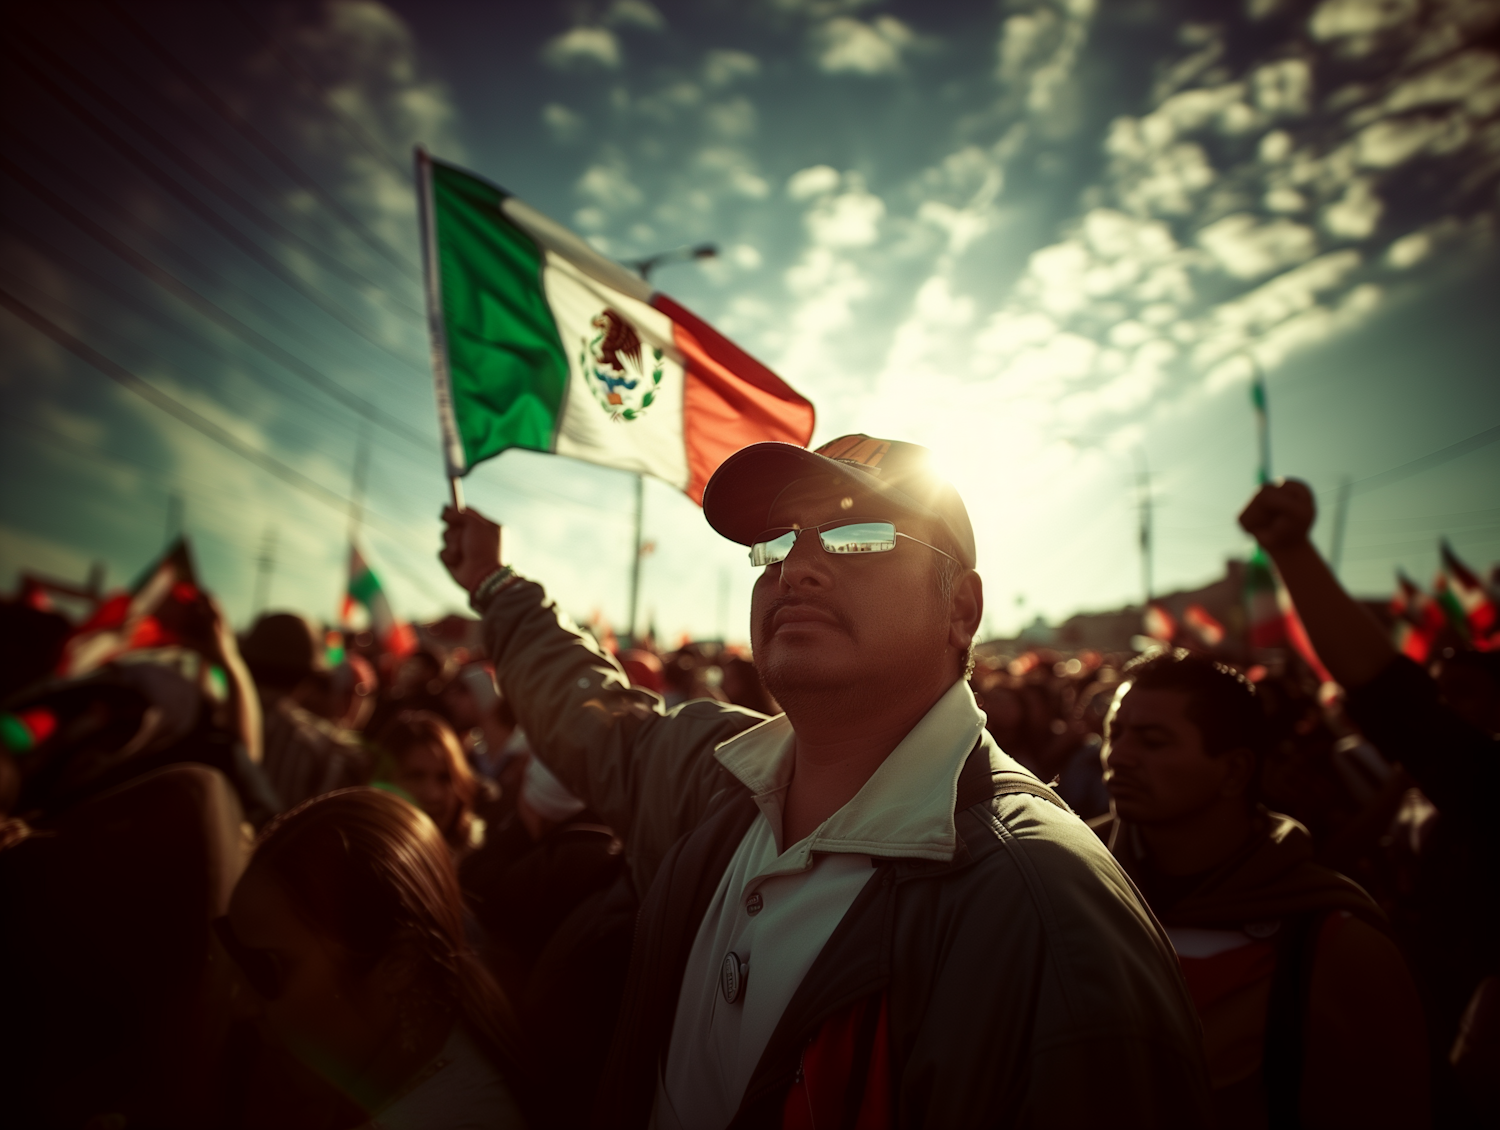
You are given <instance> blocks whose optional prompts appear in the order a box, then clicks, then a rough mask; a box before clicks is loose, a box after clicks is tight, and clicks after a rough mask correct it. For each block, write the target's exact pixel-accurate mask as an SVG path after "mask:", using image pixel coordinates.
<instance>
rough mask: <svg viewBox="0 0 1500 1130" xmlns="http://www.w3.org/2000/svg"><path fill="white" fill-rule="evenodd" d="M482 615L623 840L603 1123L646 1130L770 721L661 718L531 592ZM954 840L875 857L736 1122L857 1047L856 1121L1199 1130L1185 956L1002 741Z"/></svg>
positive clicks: (846, 1071)
mask: <svg viewBox="0 0 1500 1130" xmlns="http://www.w3.org/2000/svg"><path fill="white" fill-rule="evenodd" d="M482 611H483V614H484V633H485V645H486V651H487V653H488V654H489V655H490V656H492V657H493V658H494V661H495V664H496V674H497V678H498V680H499V682H500V685H501V687H502V688H503V689H504V691H505V694H506V696H507V698H508V699H510V701H512V702H513V703H515V704H516V712H517V714H518V716H519V717H520V720H521V724H522V725H523V726H524V727H525V729H526V732H527V734H528V736H529V737H530V739H531V741H532V744H533V747H534V748H535V750H536V751H537V753H538V754H539V755H540V756H541V757H542V758H543V760H544V761H545V762H546V763H547V765H548V766H549V768H551V769H552V770H553V772H555V773H556V774H557V775H558V777H559V778H560V779H561V780H562V781H563V783H564V784H565V785H566V786H567V787H568V788H569V789H570V790H571V791H572V792H574V793H575V794H576V795H578V796H580V797H581V798H583V799H585V800H586V801H587V802H588V803H589V806H590V808H591V809H593V810H594V811H595V812H597V813H598V814H599V815H600V817H601V819H603V820H604V821H606V822H607V823H608V824H609V825H610V826H611V827H613V828H614V829H616V831H617V832H618V833H619V834H621V835H622V836H623V837H624V839H625V845H626V856H627V860H628V867H629V874H630V876H631V879H632V881H633V883H634V885H635V888H636V891H637V892H638V894H639V895H640V898H641V911H640V915H639V919H638V925H637V929H636V938H635V945H634V948H633V951H632V954H631V963H630V971H629V975H628V979H627V983H626V986H625V993H624V1002H623V1006H622V1011H621V1015H620V1019H619V1023H618V1026H617V1029H616V1039H615V1042H614V1047H613V1049H612V1052H611V1062H610V1066H609V1068H608V1070H607V1072H606V1076H605V1079H604V1082H603V1085H602V1086H601V1090H600V1094H599V1097H598V1101H597V1103H596V1106H595V1111H596V1115H595V1121H596V1122H597V1123H599V1124H607V1125H611V1126H621V1127H630V1126H644V1125H645V1124H646V1123H647V1121H648V1119H649V1118H650V1114H651V1109H652V1102H653V1096H654V1094H655V1090H656V1086H657V1080H658V1078H659V1072H660V1066H661V1064H662V1063H663V1062H664V1059H665V1057H666V1053H667V1049H668V1046H669V1044H670V1040H671V1034H672V1033H671V1029H672V1024H673V1022H674V1018H675V1002H676V999H677V995H678V990H679V988H680V985H681V979H682V973H683V969H684V966H685V963H686V961H687V958H688V954H689V950H690V949H691V947H692V944H693V940H694V938H695V936H696V934H697V932H698V929H699V926H700V924H701V921H702V919H703V915H704V911H705V908H706V907H707V905H708V903H709V901H710V899H711V898H712V896H713V894H714V891H715V889H716V887H717V886H718V884H719V882H720V879H721V877H722V875H723V873H724V870H725V868H726V865H727V864H728V862H729V860H730V858H731V857H732V856H733V854H734V852H735V850H736V848H737V847H738V845H739V843H740V841H741V839H742V838H743V836H744V834H745V832H746V830H747V829H748V828H749V827H750V825H751V822H752V821H753V820H754V819H755V816H756V814H757V809H756V806H755V804H754V801H753V799H752V797H751V795H750V793H749V791H748V789H746V788H745V786H744V785H742V784H740V783H739V781H738V780H737V779H736V778H735V777H733V776H732V775H731V774H729V773H728V772H727V771H726V770H725V769H723V768H722V767H721V766H720V765H719V763H718V762H717V761H716V760H715V759H714V757H713V753H714V749H715V747H716V746H718V745H719V744H720V743H721V742H723V741H725V740H727V739H728V738H731V737H733V736H735V735H736V734H738V733H740V732H742V731H744V730H746V729H748V728H749V727H751V726H753V725H755V724H757V723H758V722H760V721H761V720H762V718H761V716H759V715H756V714H753V713H751V712H748V711H744V710H740V709H738V708H736V707H732V706H727V705H725V704H721V703H718V702H709V701H701V700H700V701H696V702H689V703H685V704H683V705H682V706H680V707H678V708H676V709H675V710H673V711H672V712H670V713H664V712H663V709H662V706H661V702H660V700H659V699H658V698H657V697H656V696H655V695H653V694H651V693H649V692H646V691H641V690H637V689H633V688H631V687H630V685H629V683H628V682H627V680H626V678H625V676H624V673H623V672H622V671H621V669H620V668H619V667H618V666H617V665H616V664H615V662H614V661H613V660H612V659H611V658H610V657H609V656H607V655H606V654H604V653H603V652H602V651H601V650H600V649H599V648H598V647H597V646H596V645H594V644H593V642H592V641H590V640H588V639H587V638H586V637H584V636H583V635H582V634H581V633H579V632H577V631H576V630H574V629H573V628H572V627H571V626H569V625H568V624H567V623H566V621H564V620H562V619H560V617H559V615H558V613H557V611H556V609H555V607H554V606H553V605H552V604H551V602H549V601H548V600H547V599H546V598H545V595H544V593H543V591H542V589H541V587H540V586H538V585H536V584H533V583H530V582H527V581H524V580H517V581H515V582H513V583H511V584H509V585H508V586H506V587H504V588H502V589H501V591H500V592H499V593H498V594H497V595H496V596H495V597H494V598H493V600H492V601H491V602H490V604H489V606H488V607H487V608H486V609H483V610H482ZM955 824H956V828H957V831H958V836H959V841H960V842H959V846H958V849H957V852H956V854H955V856H954V858H953V859H952V860H950V861H948V862H946V863H940V862H934V861H930V860H917V859H910V860H908V859H894V860H880V861H877V863H876V866H877V868H878V870H877V874H876V875H875V876H874V878H873V879H872V880H871V881H870V882H869V883H868V884H866V885H865V887H864V888H863V890H862V891H861V893H860V894H859V895H858V897H857V898H856V899H855V901H854V903H853V905H852V906H851V907H850V909H849V910H848V912H847V913H846V914H845V916H844V918H843V920H842V921H841V922H840V924H839V926H838V927H837V928H836V929H835V931H834V933H833V935H832V936H831V938H830V939H829V941H828V943H827V944H826V945H825V946H824V948H823V950H822V952H821V954H820V955H819V956H818V958H817V959H816V961H815V962H814V964H813V966H812V968H811V969H810V970H809V972H808V974H807V975H806V976H805V977H804V978H803V981H802V983H801V985H800V987H799V988H798V989H797V991H796V992H795V994H794V995H793V996H792V999H791V1001H790V1003H789V1004H788V1005H787V1008H786V1010H785V1012H784V1013H783V1015H782V1017H781V1020H780V1022H779V1024H778V1025H777V1028H776V1030H775V1032H774V1033H773V1034H772V1036H771V1038H770V1042H769V1044H768V1045H767V1047H766V1049H765V1052H764V1054H763V1055H762V1057H761V1059H760V1061H759V1065H758V1067H757V1068H756V1070H755V1072H754V1074H753V1076H752V1078H751V1080H750V1083H749V1085H748V1086H747V1088H746V1091H745V1094H744V1097H743V1100H742V1102H741V1106H740V1109H739V1112H738V1114H737V1116H736V1117H735V1119H734V1120H733V1122H732V1123H731V1125H733V1126H735V1127H750V1126H780V1125H782V1124H783V1115H784V1113H786V1112H790V1106H789V1105H788V1103H787V1097H788V1095H789V1094H790V1093H791V1092H792V1088H793V1087H794V1086H795V1085H798V1083H799V1081H800V1078H801V1074H802V1069H803V1067H804V1066H805V1065H806V1066H808V1069H809V1070H810V1069H811V1068H810V1065H811V1063H812V1061H813V1060H814V1059H815V1058H816V1056H815V1053H817V1052H819V1051H822V1050H824V1049H826V1048H827V1047H828V1046H829V1045H830V1044H836V1045H839V1046H840V1047H842V1048H847V1049H848V1050H847V1051H845V1053H844V1054H843V1057H842V1062H843V1069H842V1071H841V1072H838V1073H837V1074H836V1075H835V1076H834V1077H833V1078H832V1080H831V1086H832V1087H833V1088H834V1089H835V1091H836V1093H837V1094H839V1095H845V1096H850V1098H849V1099H848V1101H847V1103H846V1104H845V1105H846V1107H847V1109H846V1110H845V1112H844V1113H845V1114H851V1113H852V1114H858V1113H859V1112H860V1111H862V1110H865V1109H867V1108H868V1107H869V1103H870V1102H871V1101H872V1100H873V1102H874V1104H875V1106H874V1107H873V1109H876V1110H881V1111H883V1112H884V1115H883V1117H882V1119H881V1124H885V1125H897V1126H930V1127H955V1126H965V1125H986V1126H1058V1127H1062V1126H1069V1127H1071V1126H1081V1125H1089V1124H1100V1125H1113V1126H1147V1125H1150V1126H1201V1125H1204V1124H1205V1123H1207V1122H1208V1120H1209V1118H1210V1117H1211V1116H1210V1114H1209V1111H1208V1089H1207V1081H1206V1077H1205V1072H1204V1068H1203V1061H1202V1051H1201V1047H1200V1039H1199V1033H1198V1027H1197V1023H1196V1019H1195V1017H1194V1015H1193V1011H1192V1003H1191V1000H1190V999H1189V997H1188V994H1187V991H1186V987H1185V986H1184V984H1183V982H1182V978H1181V974H1180V972H1179V970H1178V968H1177V964H1176V960H1175V958H1174V956H1173V953H1172V949H1171V946H1170V945H1169V943H1168V942H1167V939H1166V938H1165V936H1164V935H1163V934H1162V931H1161V929H1160V927H1159V926H1158V925H1157V923H1156V921H1155V920H1154V919H1153V918H1152V916H1151V914H1150V912H1149V911H1148V910H1147V909H1146V908H1145V907H1144V905H1143V904H1142V903H1141V902H1140V900H1139V898H1138V896H1137V895H1136V893H1135V891H1134V888H1133V887H1132V886H1131V884H1130V882H1129V880H1128V879H1127V878H1126V877H1125V875H1124V874H1123V872H1122V871H1121V870H1120V868H1119V867H1118V866H1117V865H1116V864H1115V862H1114V861H1113V860H1112V859H1111V858H1110V856H1109V854H1108V852H1107V851H1106V850H1105V849H1104V847H1103V845H1102V844H1100V843H1099V841H1098V840H1097V839H1096V838H1095V837H1094V835H1093V834H1092V833H1091V832H1090V831H1089V829H1088V828H1087V826H1086V825H1084V824H1083V823H1082V822H1081V821H1080V820H1078V819H1077V818H1076V817H1075V816H1073V815H1072V814H1071V813H1070V812H1068V811H1067V809H1066V806H1064V805H1063V804H1062V803H1061V802H1060V801H1059V800H1057V799H1056V798H1055V797H1054V796H1052V795H1051V794H1050V792H1049V790H1047V789H1046V788H1045V787H1044V786H1042V785H1041V784H1040V783H1039V782H1037V781H1036V779H1035V778H1034V777H1032V776H1031V775H1030V774H1029V773H1027V772H1026V771H1025V770H1024V769H1022V768H1021V767H1020V766H1019V764H1018V763H1016V762H1015V761H1013V760H1012V759H1010V758H1008V757H1007V756H1006V755H1005V754H1003V753H1001V752H1000V750H999V749H998V748H997V747H996V746H995V745H994V743H993V741H992V740H991V739H990V738H989V737H988V735H982V736H981V738H980V740H979V742H978V743H976V745H975V748H974V749H973V750H972V751H971V753H970V756H969V758H968V762H967V764H966V765H965V766H964V769H963V771H962V773H961V776H960V783H959V788H958V798H957V802H956V804H955ZM882 1032H883V1033H884V1034H885V1038H884V1039H880V1038H877V1037H878V1036H879V1035H880V1033H882ZM846 1035H848V1036H849V1037H850V1039H847V1040H846V1039H845V1036H846ZM872 1088H873V1089H874V1090H875V1091H876V1092H877V1093H874V1094H872V1093H871V1090H872ZM881 1088H885V1093H884V1094H880V1093H878V1092H879V1090H880V1089H881ZM819 1121H820V1124H821V1119H820V1120H819ZM835 1124H837V1120H836V1121H835Z"/></svg>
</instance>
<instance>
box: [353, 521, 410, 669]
mask: <svg viewBox="0 0 1500 1130" xmlns="http://www.w3.org/2000/svg"><path fill="white" fill-rule="evenodd" d="M355 605H362V606H363V607H364V609H365V612H366V613H367V614H368V615H369V617H370V631H371V632H372V633H373V634H374V636H375V638H376V639H377V640H379V641H380V646H381V647H383V648H385V650H386V651H388V652H390V653H391V654H392V655H398V656H399V655H410V654H411V653H412V652H413V651H415V650H416V649H417V637H416V633H414V632H413V631H412V630H411V625H410V624H405V623H402V622H401V621H400V620H397V619H396V614H395V613H394V612H392V611H391V602H390V600H389V599H388V598H387V597H386V595H385V589H383V588H381V586H380V578H379V577H377V576H376V575H375V571H374V570H373V569H371V568H370V563H369V562H368V561H366V560H365V557H364V554H362V553H360V551H359V547H358V546H356V545H354V544H353V543H352V542H351V543H350V544H349V587H348V589H347V590H345V592H344V607H343V610H342V614H341V619H342V620H343V621H344V623H345V624H347V623H349V616H350V614H351V613H352V612H353V611H354V608H355Z"/></svg>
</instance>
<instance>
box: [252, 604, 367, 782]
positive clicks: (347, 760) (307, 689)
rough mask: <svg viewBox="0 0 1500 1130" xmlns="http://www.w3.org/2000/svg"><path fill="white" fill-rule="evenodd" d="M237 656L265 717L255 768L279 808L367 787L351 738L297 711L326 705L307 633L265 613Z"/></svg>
mask: <svg viewBox="0 0 1500 1130" xmlns="http://www.w3.org/2000/svg"><path fill="white" fill-rule="evenodd" d="M240 651H241V654H242V655H243V656H244V659H245V664H246V666H248V667H249V668H250V674H251V676H252V677H253V678H254V679H255V688H256V690H257V691H259V692H260V701H261V710H262V712H263V714H264V717H265V736H264V742H265V755H264V757H263V759H262V762H261V764H262V767H263V768H264V770H265V774H266V777H267V778H268V779H269V780H270V782H271V787H272V788H274V789H275V790H276V795H277V797H279V798H280V800H281V803H282V806H283V807H284V808H291V807H293V806H294V805H298V804H301V803H302V802H303V801H304V800H309V799H310V798H312V797H315V796H321V795H322V794H323V793H327V792H332V791H333V790H334V789H342V788H347V787H349V786H351V785H363V784H364V783H365V782H367V781H368V780H369V777H370V768H371V766H370V758H369V756H368V754H367V753H366V752H365V750H364V747H363V746H361V745H360V743H359V740H358V738H356V737H355V736H354V735H353V734H352V733H350V732H349V731H347V730H342V729H340V728H339V727H338V726H336V725H334V724H333V723H332V722H330V721H329V720H328V719H326V718H322V717H319V716H318V715H317V714H315V713H313V711H312V710H309V709H308V708H307V706H306V705H304V703H305V702H321V701H322V700H324V699H325V698H326V697H327V694H326V692H327V678H328V675H327V671H326V670H325V667H326V664H325V663H324V662H323V654H322V649H321V648H320V646H319V641H318V636H317V632H316V631H314V629H313V626H312V625H311V624H309V623H308V622H307V621H306V620H305V619H303V618H302V617H301V616H297V615H294V614H293V613H290V612H272V613H267V614H266V615H264V616H262V617H261V618H260V619H258V620H257V621H256V622H255V625H254V627H252V628H251V629H250V633H249V635H247V636H246V637H245V641H244V643H243V644H242V645H241V648H240Z"/></svg>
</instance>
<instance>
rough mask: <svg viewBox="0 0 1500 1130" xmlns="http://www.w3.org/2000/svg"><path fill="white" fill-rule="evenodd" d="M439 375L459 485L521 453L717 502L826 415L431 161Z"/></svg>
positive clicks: (724, 343)
mask: <svg viewBox="0 0 1500 1130" xmlns="http://www.w3.org/2000/svg"><path fill="white" fill-rule="evenodd" d="M416 161H417V183H418V188H419V195H420V199H421V209H422V234H423V252H424V255H423V258H424V265H425V267H426V278H427V306H428V321H429V328H430V331H431V339H432V369H433V380H434V383H435V387H436V396H437V406H438V419H439V423H440V426H441V428H442V436H443V455H444V459H445V461H446V463H447V471H448V475H449V477H450V479H451V480H452V481H453V482H454V484H455V488H456V486H457V481H458V479H459V478H460V477H461V476H463V475H465V474H467V473H468V471H469V470H470V469H471V468H473V467H474V466H475V464H477V463H479V462H481V461H483V460H485V459H489V458H491V457H492V456H495V455H498V454H500V453H501V452H503V451H506V450H508V449H510V448H512V447H521V448H527V449H529V450H532V451H545V452H552V453H555V454H558V455H571V456H573V457H574V458H577V459H583V460H587V461H588V462H591V463H600V464H604V465H606V466H610V467H617V468H619V469H621V470H625V471H634V472H637V473H640V474H647V475H653V476H655V477H656V478H658V479H661V480H663V481H664V482H668V483H671V484H672V485H673V486H675V487H677V488H678V489H679V490H682V491H684V492H685V493H686V494H687V495H688V497H690V498H691V499H693V501H695V502H701V501H702V497H703V488H704V487H705V486H706V485H707V483H708V479H709V477H710V476H711V475H712V474H713V473H714V471H715V470H716V469H717V468H718V466H719V464H720V463H722V462H723V461H724V460H725V459H727V458H728V457H729V456H730V455H731V454H733V453H734V452H735V451H738V450H739V449H740V448H742V447H745V446H746V445H748V444H751V443H756V442H759V441H761V440H782V441H784V442H787V443H795V444H798V445H801V446H804V447H805V446H806V445H807V442H808V440H809V439H811V437H812V429H813V407H812V405H811V404H810V403H809V402H808V401H807V400H806V399H804V398H803V397H802V396H801V395H799V394H798V393H797V392H796V391H795V390H793V389H792V388H791V387H790V386H788V385H787V384H786V383H785V382H784V381H782V379H781V378H780V377H778V376H777V375H776V374H775V373H773V372H771V370H770V369H768V368H766V367H765V366H764V365H762V364H761V363H760V362H759V361H757V360H755V358H753V357H751V356H750V355H749V354H748V353H746V352H745V351H744V350H742V349H740V348H739V347H738V346H736V345H735V344H734V343H733V342H731V341H730V340H729V339H728V338H725V337H724V336H722V335H721V334H719V333H718V332H717V331H715V330H714V329H713V328H712V327H710V326H708V325H707V324H706V323H704V322H703V321H701V320H700V319H699V318H697V317H695V316H694V315H693V314H691V313H689V312H688V311H687V310H685V309H683V308H682V307H681V306H679V305H677V303H675V302H673V301H672V300H671V299H670V298H668V297H666V296H665V295H663V294H661V293H659V292H656V291H653V290H652V289H651V287H650V285H649V284H647V283H646V282H645V281H644V280H643V279H641V278H639V277H638V276H636V275H634V274H632V273H631V272H630V271H629V270H627V269H626V268H624V267H622V266H621V265H620V264H618V263H614V262H612V261H610V260H609V259H606V258H605V257H604V256H602V255H600V254H599V253H598V252H597V251H595V250H594V249H593V248H592V247H590V246H589V245H588V244H587V243H585V242H584V241H583V240H582V239H580V238H579V237H578V236H577V235H575V234H574V233H573V232H571V231H569V230H568V229H566V228H564V227H562V226H561V225H560V224H557V223H555V222H554V221H552V220H551V219H549V218H547V217H546V216H544V215H542V214H541V213H540V212H538V211H536V210H535V209H534V208H531V207H528V206H527V205H526V204H523V203H522V202H521V201H519V200H517V199H516V198H515V197H514V196H512V195H511V194H510V193H508V192H506V191H504V190H503V189H500V188H497V187H495V186H494V185H492V184H489V183H487V182H485V181H483V180H480V179H479V178H478V177H475V176H473V175H471V174H469V173H467V172H464V171H463V170H461V169H458V168H455V167H454V166H452V165H447V164H444V163H443V162H441V161H435V160H433V159H432V158H431V157H429V156H428V155H427V153H426V152H425V151H424V150H422V149H420V148H419V149H418V150H417V153H416Z"/></svg>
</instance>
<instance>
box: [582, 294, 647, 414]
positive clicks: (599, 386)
mask: <svg viewBox="0 0 1500 1130" xmlns="http://www.w3.org/2000/svg"><path fill="white" fill-rule="evenodd" d="M589 325H590V326H591V327H592V328H593V329H594V330H595V331H597V332H596V333H595V334H594V335H593V336H592V337H587V338H582V339H580V345H581V348H580V350H579V353H578V365H579V368H580V369H581V370H582V372H583V373H584V379H585V380H586V381H587V382H588V386H589V389H590V390H591V391H592V392H593V394H594V399H595V400H597V401H598V402H599V406H600V407H601V408H603V409H604V411H605V412H606V413H608V414H609V417H610V419H612V420H635V419H639V418H640V417H641V416H642V415H643V414H644V413H645V411H646V409H648V408H650V407H651V405H652V403H653V402H654V401H655V400H656V392H657V389H658V388H660V387H661V379H662V374H663V372H664V371H665V368H666V366H665V365H664V363H663V354H662V351H661V350H660V349H657V348H656V347H655V346H651V347H650V348H649V349H648V348H646V347H645V346H643V345H642V343H641V336H640V334H638V333H636V330H635V327H634V326H633V325H631V324H630V322H629V321H627V320H626V319H625V317H624V316H623V315H621V314H620V312H619V311H618V310H614V309H611V308H610V307H608V306H606V307H605V308H604V309H603V310H602V311H600V312H599V313H598V314H596V315H595V316H594V318H593V320H592V321H591V322H590V323H589ZM648 357H649V361H648V360H647V358H648ZM648 366H649V367H648Z"/></svg>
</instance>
